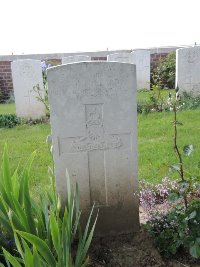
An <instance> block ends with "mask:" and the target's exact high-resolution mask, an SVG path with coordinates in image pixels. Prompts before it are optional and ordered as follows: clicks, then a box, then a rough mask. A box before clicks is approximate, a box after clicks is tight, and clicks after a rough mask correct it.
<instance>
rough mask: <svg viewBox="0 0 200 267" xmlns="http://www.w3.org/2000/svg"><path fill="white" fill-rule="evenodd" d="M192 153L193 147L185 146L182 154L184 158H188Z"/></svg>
mask: <svg viewBox="0 0 200 267" xmlns="http://www.w3.org/2000/svg"><path fill="white" fill-rule="evenodd" d="M192 151H193V145H186V146H184V148H183V152H184V153H185V155H186V156H189V155H190V154H191V153H192Z"/></svg>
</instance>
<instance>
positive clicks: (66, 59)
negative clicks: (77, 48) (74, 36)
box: [62, 55, 91, 64]
mask: <svg viewBox="0 0 200 267" xmlns="http://www.w3.org/2000/svg"><path fill="white" fill-rule="evenodd" d="M81 61H84V62H85V61H91V57H90V56H86V55H75V56H69V57H63V58H62V64H67V63H75V62H81Z"/></svg>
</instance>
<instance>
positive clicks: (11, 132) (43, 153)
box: [0, 124, 51, 198]
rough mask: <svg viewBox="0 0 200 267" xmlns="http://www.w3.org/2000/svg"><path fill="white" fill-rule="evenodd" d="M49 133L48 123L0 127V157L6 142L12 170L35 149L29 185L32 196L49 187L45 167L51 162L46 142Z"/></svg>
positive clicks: (22, 164) (23, 162) (22, 163)
mask: <svg viewBox="0 0 200 267" xmlns="http://www.w3.org/2000/svg"><path fill="white" fill-rule="evenodd" d="M49 133H50V125H47V124H38V125H34V126H29V125H22V126H17V127H15V128H12V129H3V128H2V129H0V157H1V156H2V152H3V147H4V144H5V142H7V144H8V149H9V156H10V162H11V167H12V169H13V170H14V169H15V168H17V166H18V165H19V164H20V166H21V167H20V168H19V169H21V168H22V166H24V164H25V162H26V161H27V159H28V157H29V156H30V154H31V153H32V152H33V151H35V150H36V152H37V155H36V158H35V160H34V163H33V166H32V171H31V187H32V192H33V194H34V196H35V197H36V198H37V196H38V193H39V192H41V193H43V192H44V191H47V190H48V189H49V180H48V175H47V168H48V166H49V165H50V164H51V156H50V152H49V151H48V148H47V144H46V137H47V135H48V134H49Z"/></svg>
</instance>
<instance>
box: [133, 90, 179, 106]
mask: <svg viewBox="0 0 200 267" xmlns="http://www.w3.org/2000/svg"><path fill="white" fill-rule="evenodd" d="M174 91H175V90H174V89H168V90H166V89H165V90H161V91H160V92H161V97H163V98H165V99H168V95H169V93H174ZM153 94H154V91H153V90H148V91H147V90H144V91H142V90H141V91H138V92H137V102H138V103H150V102H151V100H150V96H152V95H153Z"/></svg>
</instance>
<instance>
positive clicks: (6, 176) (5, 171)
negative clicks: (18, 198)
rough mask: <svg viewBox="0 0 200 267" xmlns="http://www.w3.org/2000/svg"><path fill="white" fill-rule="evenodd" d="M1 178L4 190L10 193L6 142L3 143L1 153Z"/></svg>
mask: <svg viewBox="0 0 200 267" xmlns="http://www.w3.org/2000/svg"><path fill="white" fill-rule="evenodd" d="M3 178H4V186H5V190H6V192H7V194H11V192H12V183H11V175H10V164H9V157H8V147H7V144H5V146H4V153H3Z"/></svg>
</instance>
